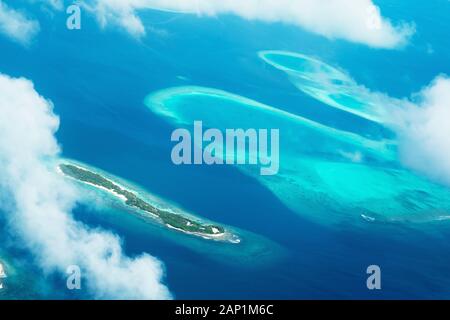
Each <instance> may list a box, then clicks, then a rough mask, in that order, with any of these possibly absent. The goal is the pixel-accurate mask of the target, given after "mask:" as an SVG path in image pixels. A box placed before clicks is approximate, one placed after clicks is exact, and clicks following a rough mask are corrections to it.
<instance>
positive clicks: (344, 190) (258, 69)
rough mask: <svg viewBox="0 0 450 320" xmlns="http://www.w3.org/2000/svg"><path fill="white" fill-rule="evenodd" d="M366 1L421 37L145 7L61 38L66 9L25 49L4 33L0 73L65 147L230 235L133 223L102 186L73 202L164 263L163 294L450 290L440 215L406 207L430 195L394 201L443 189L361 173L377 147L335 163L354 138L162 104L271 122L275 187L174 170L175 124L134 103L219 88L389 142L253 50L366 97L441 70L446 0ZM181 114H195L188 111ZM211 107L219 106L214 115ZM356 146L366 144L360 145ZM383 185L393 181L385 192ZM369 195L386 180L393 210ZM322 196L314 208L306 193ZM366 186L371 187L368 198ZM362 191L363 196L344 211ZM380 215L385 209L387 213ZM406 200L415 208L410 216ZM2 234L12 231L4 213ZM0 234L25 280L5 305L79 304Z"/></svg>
mask: <svg viewBox="0 0 450 320" xmlns="http://www.w3.org/2000/svg"><path fill="white" fill-rule="evenodd" d="M377 3H379V5H380V6H381V7H383V12H384V14H385V15H386V16H389V17H391V18H392V19H393V20H395V21H401V20H405V21H410V20H413V21H415V23H416V28H417V30H418V32H417V33H416V35H415V38H414V44H413V45H411V47H408V48H407V50H406V49H399V50H374V49H371V48H368V47H366V46H362V45H358V44H352V43H348V42H345V41H341V40H328V39H326V38H323V37H320V36H317V35H313V34H311V33H308V32H306V31H302V30H301V29H299V28H297V27H293V26H288V25H283V24H265V23H260V22H253V21H246V20H243V19H240V18H237V17H233V16H228V15H225V16H220V17H215V18H208V17H203V18H200V19H199V18H197V17H195V16H190V15H179V14H175V13H169V12H158V11H145V12H143V13H142V15H141V17H142V19H143V21H144V22H145V25H146V26H148V28H149V30H150V31H149V32H148V34H147V36H146V37H145V38H143V39H141V40H136V39H134V38H132V37H130V36H129V35H128V34H126V33H125V32H121V31H118V30H114V29H109V28H106V29H105V30H102V29H101V28H99V26H98V24H97V22H96V21H95V20H94V18H92V17H90V16H85V17H83V26H82V29H81V30H79V31H70V30H67V29H66V28H64V27H61V26H64V25H65V16H64V15H55V16H54V17H53V18H48V17H47V18H45V19H41V29H42V30H44V31H42V32H41V34H40V38H39V42H36V43H33V44H32V45H31V47H30V48H28V49H25V50H24V49H23V48H22V47H20V46H17V45H15V44H14V43H10V42H7V41H6V40H3V39H0V48H1V52H0V57H1V59H0V72H2V73H5V74H9V75H11V76H16V77H26V78H28V79H32V80H33V82H34V84H35V87H36V90H37V91H38V92H39V93H40V94H41V95H43V96H44V97H46V98H47V99H50V100H51V101H52V103H53V104H54V112H55V113H56V114H57V115H58V116H59V117H60V129H59V131H58V132H57V139H58V141H59V143H60V145H61V148H62V156H64V157H66V158H71V159H75V160H77V161H81V162H84V163H87V164H90V165H92V166H95V167H98V168H101V169H102V170H105V171H107V172H110V173H111V174H114V175H116V176H119V177H122V178H123V179H126V180H127V181H131V182H133V183H135V184H137V185H139V186H140V187H142V188H143V189H145V190H147V191H148V192H150V193H152V194H154V195H156V196H158V197H160V198H162V199H165V200H166V201H168V202H170V203H173V204H176V205H177V206H178V207H180V208H183V209H184V210H186V211H188V212H192V213H195V214H197V215H198V216H200V217H204V218H207V219H209V220H211V221H214V222H217V223H220V224H224V225H226V226H230V227H231V228H235V229H236V230H237V232H238V233H239V234H240V235H241V237H242V243H240V244H226V243H220V242H211V241H207V240H203V239H200V238H196V237H192V236H189V235H184V234H181V233H178V232H174V231H173V230H169V229H167V228H164V227H162V226H160V225H157V224H150V223H148V222H146V221H143V220H142V219H140V218H139V217H137V216H135V215H133V214H132V213H130V212H129V211H127V210H124V208H123V207H122V206H120V205H119V204H117V203H114V201H112V200H110V199H107V196H104V197H102V196H101V194H99V197H100V198H102V203H101V205H98V206H93V205H89V204H87V203H81V204H80V205H79V206H78V207H77V208H76V210H75V212H74V215H75V217H76V219H77V220H79V221H82V222H84V223H86V224H87V225H89V226H92V227H101V228H104V229H107V230H112V231H114V232H115V233H117V234H118V235H119V236H120V237H121V238H122V239H123V244H124V248H125V252H126V253H127V254H128V255H130V256H135V255H139V254H141V253H143V252H147V253H149V254H151V255H153V256H155V257H157V258H158V259H160V260H161V261H162V262H163V264H164V268H165V273H166V276H165V280H164V283H165V284H166V285H167V286H168V288H169V290H170V292H171V293H172V294H173V296H174V297H175V298H177V299H222V298H223V299H227V298H228V299H245V298H252V299H266V298H267V299H268V298H270V299H273V298H275V299H306V298H321V299H330V298H343V299H354V298H367V299H378V298H386V299H397V298H407V299H416V298H426V299H428V298H449V293H448V292H449V288H450V272H449V271H448V266H449V265H450V243H449V241H448V238H449V237H450V222H449V221H446V220H437V219H436V220H435V219H431V218H430V219H427V217H425V218H424V217H423V216H420V218H421V219H417V221H416V220H415V219H413V218H411V216H408V208H412V206H413V205H411V206H410V207H408V205H410V202H415V205H416V206H419V207H420V204H421V203H422V201H423V202H426V199H425V198H426V196H424V195H423V194H418V195H417V198H415V199H412V200H411V199H406V198H399V197H400V196H399V194H400V192H402V190H403V189H402V188H403V187H404V189H408V188H409V187H410V186H411V185H414V184H418V185H420V188H422V189H426V190H428V192H429V194H431V195H432V196H436V197H437V200H436V201H441V203H439V204H438V205H439V206H441V207H442V208H446V209H450V208H449V207H450V203H449V201H448V199H449V198H446V195H447V192H450V191H448V190H447V188H446V187H444V186H441V185H438V184H437V183H433V182H430V181H429V180H427V178H425V177H422V176H420V175H416V174H413V173H410V172H407V173H404V176H401V177H402V178H398V176H396V177H397V178H398V179H397V178H392V179H394V182H391V181H390V180H389V179H390V178H389V177H390V175H392V172H391V173H386V172H384V171H382V170H381V171H382V172H378V171H377V172H375V170H377V169H374V168H373V167H376V166H379V164H380V163H381V162H382V161H385V159H384V157H385V153H383V152H385V151H379V152H378V151H375V152H374V155H373V159H372V160H371V161H369V164H368V165H367V167H364V168H360V167H357V168H358V170H359V169H360V171H354V170H355V168H356V167H350V168H344V167H339V168H341V169H339V168H338V169H336V167H335V166H334V167H331V166H330V164H329V161H331V160H333V159H334V158H333V157H335V156H336V155H335V154H334V153H335V151H336V150H334V151H333V152H331V153H328V150H329V149H328V148H331V147H333V148H338V147H336V146H337V145H338V146H341V144H342V145H352V143H350V142H348V141H346V142H336V144H334V143H333V144H331V146H330V145H324V144H321V141H323V139H325V138H323V137H328V135H329V136H331V138H332V139H335V138H336V136H337V135H338V133H336V132H335V133H326V134H324V133H318V134H317V136H316V133H314V132H315V131H314V130H313V129H311V133H309V131H308V130H310V129H303V128H304V127H303V124H301V123H300V124H298V123H295V122H292V121H291V120H288V119H279V120H277V119H276V117H275V118H271V117H274V116H273V115H270V114H263V115H261V118H254V115H255V117H257V116H258V115H259V113H258V112H249V114H247V113H246V112H243V111H242V110H241V109H240V107H239V106H232V103H230V102H223V101H222V102H221V101H217V100H216V99H214V98H211V100H202V101H199V100H198V99H201V98H198V97H197V100H196V99H195V97H194V98H192V97H189V96H187V97H185V96H182V97H180V98H179V99H180V101H175V102H173V104H174V105H175V106H172V107H171V108H172V110H173V109H176V110H178V109H177V106H178V105H177V104H179V106H180V109H179V113H177V116H179V119H184V120H186V121H187V123H189V121H190V122H192V120H195V119H196V117H199V116H200V115H201V116H202V117H204V118H207V119H208V120H207V121H209V122H208V123H211V126H213V127H214V126H216V127H217V126H221V125H223V126H224V127H227V126H232V125H234V124H236V125H242V126H245V125H248V126H252V125H255V123H256V124H257V125H259V124H261V125H265V124H267V123H274V125H275V124H281V128H280V139H281V148H282V149H281V151H280V152H281V160H280V168H281V169H280V172H281V177H282V178H280V179H285V180H283V181H281V182H280V181H278V180H277V179H276V177H274V178H263V177H259V176H257V175H254V174H253V173H251V172H248V171H246V169H241V168H238V167H232V166H175V165H174V164H173V163H172V161H171V158H170V153H171V149H172V147H173V142H171V141H170V135H171V133H172V131H173V130H174V128H176V127H177V126H176V124H174V123H173V122H171V121H170V119H167V118H165V117H164V116H161V115H160V114H158V112H157V111H155V110H152V108H150V107H149V106H148V104H146V101H145V99H146V97H148V96H149V95H151V94H155V93H156V92H166V91H165V90H167V89H169V88H174V87H187V86H196V87H201V88H207V89H218V90H223V91H224V92H228V93H232V94H234V95H239V96H241V97H246V98H248V99H251V100H254V101H258V102H260V103H262V104H264V105H267V106H271V107H273V108H277V109H281V110H284V111H286V112H288V113H289V114H290V115H295V116H300V117H302V118H305V119H309V120H311V121H314V123H319V124H321V125H325V126H326V127H327V128H333V129H337V130H338V132H346V133H351V134H352V136H353V135H356V136H365V137H372V138H373V139H374V140H376V141H378V140H382V139H390V138H392V137H393V135H394V134H393V133H392V132H391V131H390V130H389V129H386V128H385V127H383V126H381V125H380V124H377V123H375V122H372V121H369V120H367V119H364V118H362V117H358V116H356V115H354V114H351V113H348V112H345V111H343V110H341V109H339V108H334V107H330V106H329V105H327V104H326V103H323V101H319V100H318V99H315V98H314V97H312V96H311V95H308V94H305V93H304V92H302V91H301V90H299V88H298V87H296V86H295V85H294V84H293V82H292V81H291V80H292V79H290V78H289V76H288V75H286V73H284V72H283V71H281V70H279V69H276V68H274V67H273V66H271V65H270V64H268V63H266V62H265V61H263V60H262V59H261V58H260V57H259V56H258V54H259V53H260V52H261V51H264V50H278V51H282V52H287V51H288V52H295V53H300V54H303V55H306V56H310V57H314V58H315V59H320V60H321V61H323V62H325V63H327V64H328V65H331V66H338V67H339V68H340V69H342V70H346V72H348V74H350V75H351V76H352V78H353V79H354V80H355V81H356V82H357V83H359V84H363V85H364V86H365V87H367V88H370V90H373V91H377V92H382V93H385V94H387V95H389V96H391V97H393V98H398V99H401V98H404V97H408V96H410V95H411V94H412V93H414V92H417V91H419V90H420V89H421V88H422V87H424V86H426V85H427V84H429V83H430V81H431V80H432V79H433V78H434V77H435V76H436V75H438V74H440V73H447V74H450V64H449V63H448V61H449V59H450V43H449V41H450V40H449V37H448V34H447V33H448V32H447V31H448V30H449V27H450V26H449V24H450V21H449V20H448V18H447V17H448V16H449V15H450V6H449V5H448V2H446V1H434V2H433V5H430V6H427V9H426V10H430V12H424V10H425V9H424V8H423V5H422V3H421V1H418V0H417V1H401V2H398V1H397V2H395V4H394V3H392V2H389V1H377ZM433 6H434V7H433ZM34 14H35V15H44V14H45V13H42V12H40V11H39V10H36V12H34ZM204 99H209V98H208V97H206V98H204ZM221 103H223V105H220V104H221ZM181 107H182V108H184V107H186V108H191V109H189V110H190V111H189V112H190V113H189V112H188V111H186V113H183V112H182V111H181V110H182V108H181ZM212 108H220V111H219V112H217V113H214V114H213V113H212V112H214V111H210V109H212ZM183 110H184V109H183ZM233 112H235V113H233ZM208 114H209V117H210V118H208ZM261 114H262V113H261ZM255 119H258V120H255ZM199 120H201V119H199ZM207 121H205V122H207ZM255 121H256V122H255ZM259 121H260V122H259ZM271 121H273V122H271ZM283 129H284V131H283ZM303 130H305V131H303ZM306 131H308V133H307V134H306V133H305V135H304V136H303V133H304V132H306ZM301 138H303V139H301ZM283 139H285V140H283ZM315 139H317V140H315ZM317 146H318V147H317ZM352 146H353V147H354V145H352ZM354 148H356V149H355V150H360V149H361V150H362V149H364V141H363V145H362V146H361V145H358V146H357V147H354ZM352 150H353V149H352ZM353 151H354V150H353ZM302 152H305V154H306V155H304V156H302V155H303V153H302ZM386 152H387V151H386ZM386 157H387V156H386ZM381 158H382V159H383V160H380V159H381ZM283 161H285V162H283ZM286 167H288V169H289V173H287V172H286V170H287V169H286ZM311 168H320V170H321V172H322V173H323V174H324V176H322V177H321V178H322V180H317V181H327V183H328V185H327V186H326V187H324V186H323V185H317V184H316V183H315V182H314V180H312V179H313V178H311V176H309V175H308V174H309V172H308V171H306V170H310V169H311ZM392 168H395V169H398V167H396V166H394V165H393V166H392ZM303 169H304V170H305V171H301V172H300V171H297V170H303ZM283 170H285V171H283ZM311 170H312V169H311ZM317 170H319V169H317ZM327 170H328V171H327ZM336 170H343V171H339V172H337V171H336ZM365 170H368V171H367V172H366V171H365ZM374 172H375V173H374ZM339 174H342V175H344V176H341V177H339ZM352 174H355V176H354V177H352ZM402 174H403V173H402ZM356 175H363V178H360V177H361V176H356ZM398 175H400V173H398ZM410 175H414V178H411V177H410ZM417 176H419V177H418V178H416V177H417ZM358 177H359V178H358ZM290 179H293V180H294V182H295V183H297V184H299V185H302V186H305V189H302V193H301V194H300V193H295V192H297V191H295V190H294V191H292V189H291V188H290V184H289V181H290V182H292V181H293V180H290ZM295 179H299V180H295ZM316 179H318V178H317V177H316ZM371 179H373V180H371ZM383 179H386V181H385V180H383ZM395 179H397V180H395ZM416 179H419V180H420V182H417V180H416ZM342 181H347V183H348V184H349V183H354V184H357V188H358V193H356V192H355V190H354V188H356V187H355V185H353V186H348V187H347V186H341V185H340V184H342ZM395 181H397V182H398V181H401V182H403V183H405V186H403V185H401V186H396V188H395V190H394V187H393V185H394V184H395V183H396V182H395ZM423 181H425V182H423ZM383 183H385V185H383ZM378 184H380V185H378ZM397 187H398V190H400V191H398V190H397ZM377 188H388V189H389V188H393V189H392V190H391V189H389V190H383V195H384V194H386V195H385V198H383V199H392V201H393V202H394V201H395V203H393V202H392V203H391V202H389V203H383V204H382V205H381V204H380V203H379V201H380V200H379V199H377V196H378V194H377V192H380V191H379V189H377ZM337 189H339V190H337ZM318 190H319V191H320V194H323V195H324V197H325V198H324V199H326V201H325V200H323V201H322V200H321V199H313V198H312V197H313V194H314V195H317V193H318V192H319V191H318ZM291 191H292V194H291V193H290V192H291ZM338 191H339V192H338ZM397 191H398V193H397ZM334 192H335V193H334ZM370 192H373V193H374V194H375V195H374V196H368V195H367V194H368V193H370ZM384 192H385V193H384ZM358 197H361V199H363V200H361V202H359V203H358V206H354V207H352V205H351V204H352V201H354V199H355V198H358ZM371 199H372V200H371ZM402 201H403V202H402ZM407 201H410V202H408V203H406V202H407ZM430 201H431V200H430ZM433 201H435V200H433ZM434 203H435V202H433V204H434ZM319 204H321V205H319ZM363 204H364V206H363ZM400 207H401V208H402V210H404V212H403V211H402V212H401V217H402V219H394V220H392V219H391V220H390V219H388V218H389V217H391V216H393V217H394V218H397V217H398V216H396V214H398V212H399V211H398V208H400ZM392 208H394V209H393V210H397V211H396V212H386V211H387V210H391V209H392ZM405 208H406V209H405ZM414 208H415V209H414V210H413V209H411V212H413V211H414V212H416V211H420V210H419V209H417V208H416V207H414ZM377 210H378V211H379V212H378V211H377ZM366 212H372V213H374V212H375V213H376V214H375V213H374V216H376V219H375V221H374V222H368V221H366V220H365V219H363V218H362V217H361V214H363V213H366ZM383 214H385V215H383ZM405 215H406V218H405ZM380 217H388V218H386V219H382V218H380ZM414 217H416V216H414ZM1 228H2V229H3V230H6V233H8V231H10V229H9V226H8V224H7V223H6V222H5V221H4V220H2V227H1ZM2 233H3V232H2ZM2 237H5V238H6V236H5V235H3V236H2ZM4 243H5V244H6V245H5V247H4V248H3V251H5V252H6V253H4V255H3V254H0V256H6V257H10V258H9V259H10V260H11V261H12V262H14V261H17V263H16V268H17V270H18V274H19V276H18V278H19V279H21V281H22V284H21V285H22V286H24V284H23V283H24V282H26V283H27V284H28V283H29V286H28V285H26V287H27V289H28V290H24V291H23V292H18V291H11V292H10V293H6V296H5V297H6V298H17V297H22V296H24V297H29V298H34V297H38V298H42V299H46V298H74V299H78V298H86V297H87V298H89V297H90V294H89V293H85V292H83V291H82V292H78V293H71V292H66V291H65V290H64V288H65V280H64V279H63V278H62V277H60V276H57V275H54V274H52V273H50V274H46V273H43V272H41V271H40V270H38V268H37V267H36V266H35V265H34V264H35V262H34V261H33V259H32V258H31V257H30V256H29V254H28V253H27V252H26V250H24V249H23V248H20V246H18V245H17V244H16V243H14V241H12V240H11V239H9V240H5V242H4ZM19 262H20V263H19ZM369 265H379V266H380V267H381V269H382V285H383V287H382V290H379V291H377V290H375V291H370V290H368V289H367V286H366V280H367V277H368V275H367V273H366V269H367V267H368V266H369ZM22 277H23V278H22ZM11 281H12V280H11ZM16 281H17V280H16ZM44 283H45V284H44ZM10 285H12V284H10ZM25 291H26V292H25Z"/></svg>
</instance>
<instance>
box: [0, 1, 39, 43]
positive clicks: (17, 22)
mask: <svg viewBox="0 0 450 320" xmlns="http://www.w3.org/2000/svg"><path fill="white" fill-rule="evenodd" d="M39 30H40V25H39V22H38V21H36V20H33V19H30V18H28V17H27V16H26V15H25V14H24V13H22V12H20V11H17V10H15V9H13V8H11V7H9V6H8V5H7V4H6V3H4V2H3V1H2V0H0V33H1V34H3V35H5V36H7V37H8V38H10V39H12V40H14V41H16V42H19V43H21V44H23V45H28V44H29V43H30V41H31V40H32V39H33V38H34V37H35V36H36V35H37V34H38V33H39Z"/></svg>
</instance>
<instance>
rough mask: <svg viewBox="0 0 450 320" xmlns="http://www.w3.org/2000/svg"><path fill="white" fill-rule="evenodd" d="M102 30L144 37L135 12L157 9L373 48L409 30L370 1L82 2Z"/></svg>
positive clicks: (403, 38) (395, 41)
mask: <svg viewBox="0 0 450 320" xmlns="http://www.w3.org/2000/svg"><path fill="white" fill-rule="evenodd" d="M84 3H85V4H87V5H88V6H89V7H90V8H91V10H92V11H95V13H96V15H97V17H98V18H99V20H100V22H101V23H102V25H106V24H107V23H112V24H116V25H119V26H121V27H123V28H125V29H126V30H127V31H128V32H130V33H131V34H133V35H135V36H142V35H144V34H145V27H144V24H143V23H142V21H141V19H140V18H139V16H138V11H139V10H144V9H157V10H171V11H178V12H185V13H194V14H198V15H205V16H215V15H220V14H232V15H237V16H239V17H242V18H244V19H248V20H258V21H263V22H282V23H286V24H291V25H296V26H299V27H302V28H304V29H306V30H309V31H311V32H314V33H317V34H320V35H322V36H325V37H327V38H332V39H334V38H336V39H344V40H348V41H352V42H356V43H362V44H366V45H369V46H372V47H379V48H393V47H398V46H401V45H403V44H405V43H406V42H407V41H408V39H409V37H410V36H411V35H412V33H413V32H414V28H413V27H412V26H411V25H407V24H399V25H396V26H395V25H393V24H392V23H391V22H390V21H389V20H388V19H385V18H383V17H382V16H381V13H380V10H379V9H378V7H376V6H375V5H374V4H373V2H372V1H371V0H327V1H317V0H84Z"/></svg>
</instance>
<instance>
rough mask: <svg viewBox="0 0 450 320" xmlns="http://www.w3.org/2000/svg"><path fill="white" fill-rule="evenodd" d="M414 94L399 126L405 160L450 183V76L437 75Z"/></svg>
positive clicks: (403, 111)
mask: <svg viewBox="0 0 450 320" xmlns="http://www.w3.org/2000/svg"><path fill="white" fill-rule="evenodd" d="M415 98H416V99H415V100H416V101H418V102H416V103H415V104H413V103H408V104H407V105H406V106H405V107H404V109H403V110H402V111H401V112H400V114H399V119H401V120H400V121H399V122H398V124H397V127H396V131H397V132H398V133H399V138H400V142H399V147H400V155H401V159H402V162H403V163H404V164H405V165H407V166H409V167H411V168H414V169H416V170H418V171H420V172H423V173H425V174H427V175H429V176H431V177H432V178H434V179H435V180H438V181H441V182H443V183H446V184H448V185H450V78H449V77H447V76H445V75H442V76H439V77H437V78H436V79H435V80H434V81H433V82H432V83H431V84H430V85H429V86H428V87H426V88H424V89H423V90H422V91H421V92H420V93H419V94H417V95H416V97H415Z"/></svg>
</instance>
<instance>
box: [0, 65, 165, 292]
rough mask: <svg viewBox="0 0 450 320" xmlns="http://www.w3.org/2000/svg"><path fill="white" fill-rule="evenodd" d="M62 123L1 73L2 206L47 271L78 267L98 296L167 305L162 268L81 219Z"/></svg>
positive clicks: (29, 86)
mask: <svg viewBox="0 0 450 320" xmlns="http://www.w3.org/2000/svg"><path fill="white" fill-rule="evenodd" d="M58 125H59V119H58V117H56V116H55V115H54V113H53V111H52V104H51V103H50V102H49V101H48V100H45V99H44V98H43V97H41V96H40V95H39V94H38V93H37V92H36V90H35V89H34V86H33V83H32V82H31V81H29V80H26V79H23V78H21V79H15V78H11V77H8V76H6V75H2V74H0V176H1V179H0V197H1V198H0V208H1V209H2V210H3V211H5V212H7V213H8V217H9V218H10V221H11V224H12V225H13V226H14V228H15V230H14V231H15V232H16V233H17V235H19V236H20V238H21V239H23V241H24V243H25V244H26V246H28V248H29V249H30V250H31V251H32V252H33V253H34V254H35V256H36V257H37V260H38V262H39V264H40V265H41V266H42V268H43V269H44V270H46V271H50V272H51V271H59V272H61V273H64V272H65V271H66V268H67V267H68V266H69V265H74V264H75V265H79V266H80V267H81V270H82V276H84V278H83V279H84V280H85V282H83V283H85V285H86V286H87V287H88V288H89V289H90V290H91V292H92V293H93V294H94V295H95V296H96V297H97V298H112V299H116V298H121V299H122V298H123V299H167V298H170V297H171V295H170V293H169V291H168V289H167V287H166V286H165V285H164V284H163V283H162V278H163V275H164V271H163V267H162V264H161V262H159V261H158V260H157V259H155V258H153V257H152V256H150V255H148V254H142V255H141V256H139V257H135V258H131V257H128V256H126V255H125V254H124V252H123V250H122V246H121V241H120V239H119V238H118V237H117V236H116V235H114V234H112V233H110V232H107V231H104V230H99V229H95V230H93V229H91V228H89V227H88V226H86V225H84V224H81V223H79V222H77V221H75V220H74V219H73V217H72V214H71V211H72V209H73V208H74V206H75V205H76V201H77V199H78V195H77V192H76V191H75V189H74V188H73V186H72V185H71V183H70V182H68V181H67V180H65V179H64V178H63V177H60V176H59V175H58V174H57V173H56V170H55V167H54V165H55V161H56V160H57V159H58V157H59V152H60V148H59V146H58V142H57V140H56V139H55V137H54V134H55V132H56V131H57V129H58Z"/></svg>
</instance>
